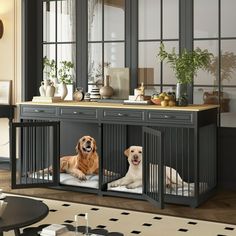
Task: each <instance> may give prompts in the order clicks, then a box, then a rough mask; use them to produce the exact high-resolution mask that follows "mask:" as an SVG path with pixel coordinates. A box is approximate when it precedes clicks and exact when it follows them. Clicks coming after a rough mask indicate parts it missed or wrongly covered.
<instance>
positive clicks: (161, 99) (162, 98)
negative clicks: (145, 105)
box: [151, 92, 176, 107]
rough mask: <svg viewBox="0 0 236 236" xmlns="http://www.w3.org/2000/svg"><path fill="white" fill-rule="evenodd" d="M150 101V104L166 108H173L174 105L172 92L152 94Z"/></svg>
mask: <svg viewBox="0 0 236 236" xmlns="http://www.w3.org/2000/svg"><path fill="white" fill-rule="evenodd" d="M151 101H152V103H154V104H156V105H161V106H163V107H166V106H170V107H173V106H175V105H176V102H175V93H174V92H162V93H156V94H153V95H152V98H151Z"/></svg>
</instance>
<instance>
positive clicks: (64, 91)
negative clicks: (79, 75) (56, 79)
mask: <svg viewBox="0 0 236 236" xmlns="http://www.w3.org/2000/svg"><path fill="white" fill-rule="evenodd" d="M60 91H61V99H62V100H64V99H65V97H66V95H67V93H68V90H67V86H66V84H65V83H63V82H62V83H61V84H60Z"/></svg>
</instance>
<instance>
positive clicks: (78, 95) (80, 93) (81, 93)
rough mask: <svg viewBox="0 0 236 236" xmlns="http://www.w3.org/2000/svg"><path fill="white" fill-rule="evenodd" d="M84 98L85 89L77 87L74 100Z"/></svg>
mask: <svg viewBox="0 0 236 236" xmlns="http://www.w3.org/2000/svg"><path fill="white" fill-rule="evenodd" d="M83 99H84V91H83V88H76V90H75V92H74V93H73V100H74V101H76V102H81V101H82V100H83Z"/></svg>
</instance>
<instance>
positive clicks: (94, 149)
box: [93, 139, 97, 152]
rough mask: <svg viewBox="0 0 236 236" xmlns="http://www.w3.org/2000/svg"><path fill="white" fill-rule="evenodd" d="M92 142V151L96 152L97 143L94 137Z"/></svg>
mask: <svg viewBox="0 0 236 236" xmlns="http://www.w3.org/2000/svg"><path fill="white" fill-rule="evenodd" d="M93 144H94V148H93V152H96V151H97V143H96V141H95V139H93Z"/></svg>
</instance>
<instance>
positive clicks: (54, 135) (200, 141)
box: [11, 102, 218, 207]
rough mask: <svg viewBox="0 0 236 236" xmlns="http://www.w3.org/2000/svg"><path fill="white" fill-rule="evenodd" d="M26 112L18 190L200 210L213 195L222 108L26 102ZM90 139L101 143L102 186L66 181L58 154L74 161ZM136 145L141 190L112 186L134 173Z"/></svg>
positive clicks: (17, 153) (15, 127) (16, 151)
mask: <svg viewBox="0 0 236 236" xmlns="http://www.w3.org/2000/svg"><path fill="white" fill-rule="evenodd" d="M19 107H20V120H21V122H20V123H13V124H12V127H11V128H12V129H11V130H12V135H11V137H12V140H11V157H12V168H13V169H12V170H13V171H12V175H13V176H12V186H13V187H14V188H21V187H32V186H35V187H36V186H39V187H42V186H56V188H60V189H64V190H65V189H68V190H76V191H86V192H93V193H98V194H100V195H112V196H121V197H131V198H137V199H148V200H150V201H151V202H153V203H154V204H156V205H158V206H159V207H163V203H165V202H166V203H177V204H185V205H190V206H192V207H197V206H198V205H199V204H200V203H201V202H203V201H204V200H206V199H207V198H208V197H209V196H211V195H212V194H213V193H214V190H215V188H216V184H217V178H216V157H217V152H216V132H217V109H218V107H217V106H215V105H195V106H194V105H193V106H188V107H165V108H163V107H160V106H156V105H123V104H111V103H109V104H106V103H95V102H80V103H75V102H65V103H64V102H62V103H56V104H55V103H54V104H53V103H52V104H50V103H32V102H24V103H21V104H20V106H19ZM83 135H90V136H92V137H94V138H95V140H96V141H97V151H98V154H99V157H100V158H99V174H98V175H97V176H93V178H95V180H96V181H97V182H96V186H94V185H92V186H90V185H86V184H85V185H83V184H82V185H81V184H78V185H77V184H70V183H63V182H62V181H60V178H61V177H60V173H59V169H60V168H59V165H60V164H59V156H63V155H75V151H74V146H75V145H76V142H77V140H78V139H79V138H81V137H82V136H83ZM133 145H134V146H141V147H142V148H143V150H142V173H143V174H142V185H141V186H139V187H137V188H134V189H129V188H127V186H121V187H120V186H118V187H115V188H113V187H111V182H112V181H115V180H117V179H120V178H122V177H124V176H125V175H126V173H127V170H128V168H129V165H128V162H127V158H126V157H125V155H124V150H125V149H127V148H129V147H130V146H133ZM49 168H51V169H50V171H48V169H49ZM44 172H45V173H44ZM74 181H77V182H80V183H81V181H79V180H78V179H76V180H74Z"/></svg>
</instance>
